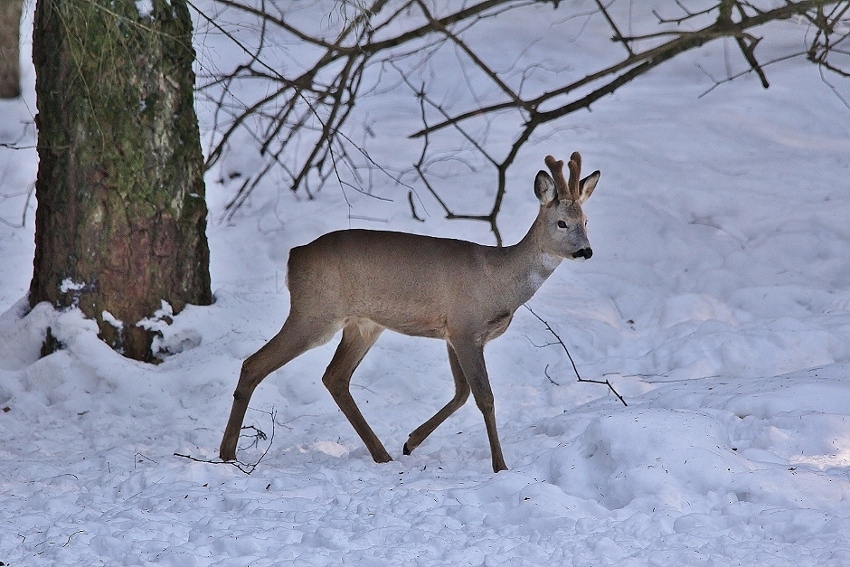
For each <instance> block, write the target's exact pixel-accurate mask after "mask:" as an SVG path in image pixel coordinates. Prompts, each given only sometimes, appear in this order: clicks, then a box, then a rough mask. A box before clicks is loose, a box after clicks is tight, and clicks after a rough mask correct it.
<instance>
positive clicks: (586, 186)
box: [534, 152, 600, 260]
mask: <svg viewBox="0 0 850 567" xmlns="http://www.w3.org/2000/svg"><path fill="white" fill-rule="evenodd" d="M544 161H545V162H546V166H547V167H548V168H549V171H550V172H552V175H551V176H550V175H549V174H548V173H546V172H545V171H542V170H541V171H539V172H538V173H537V177H536V178H535V179H534V193H535V195H537V198H538V199H539V200H540V215H539V216H538V222H541V223H543V224H544V225H545V226H544V228H545V230H544V231H543V232H544V234H545V235H546V238H545V239H544V242H543V243H542V245H543V249H544V250H545V251H546V252H548V253H550V254H554V255H555V256H558V257H561V258H570V259H573V260H587V259H588V258H590V257H591V256H592V255H593V250H592V249H591V248H590V241H589V240H588V239H587V230H586V225H587V217H585V216H584V211H582V210H581V205H582V203H584V202H585V201H587V199H588V198H590V195H591V193H593V189H594V188H596V182H597V181H599V175H600V174H599V171H598V170H597V171H594V172H593V173H591V174H590V175H588V176H587V177H585V178H584V179H581V180H580V181H579V179H580V177H581V155H579V153H578V152H573V154H572V155H571V156H570V161H569V163H568V164H567V167H568V168H569V171H570V178H569V181H567V180H566V179H565V178H564V162H563V160H556V159H555V158H554V157H552V156H546V158H545V160H544Z"/></svg>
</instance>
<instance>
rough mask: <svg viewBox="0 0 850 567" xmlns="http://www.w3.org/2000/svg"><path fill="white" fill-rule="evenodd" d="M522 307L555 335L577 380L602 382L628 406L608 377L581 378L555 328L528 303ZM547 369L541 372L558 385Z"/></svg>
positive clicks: (593, 382)
mask: <svg viewBox="0 0 850 567" xmlns="http://www.w3.org/2000/svg"><path fill="white" fill-rule="evenodd" d="M523 307H525V308H526V309H528V312H529V313H531V314H532V315H534V317H535V318H536V319H537V320H538V321H540V322H541V323H543V325H544V326H545V327H546V330H547V331H549V333H550V334H551V335H552V336H553V337H555V340H556V341H558V344H559V345H561V348H563V349H564V352H565V353H567V358H568V359H569V360H570V364H571V365H572V366H573V372H575V374H576V378H577V379H578V381H579V382H586V383H588V384H603V385H605V386H608V389H609V390H611V393H613V394H614V395H615V396H617V399H618V400H620V402H622V404H623V405H624V406H626V407H628V405H629V404H627V403H626V400H625V399H624V398H623V396H621V395H620V393H619V392H617V390H616V389H615V388H614V385H613V384H611V382H610V381H609V380H608V379H605V380H592V379H588V378H582V377H581V374H579V371H578V368H577V367H576V363H575V361H574V360H573V357H572V355H571V354H570V350H569V349H568V348H567V345H566V344H564V341H563V340H561V337H560V336H559V335H558V333H556V332H555V330H554V329H553V328H552V326H551V325H550V324H549V323H548V322H547V321H546V320H545V319H543V317H541V316H540V315H538V314H537V313H535V312H534V311H533V310H532V309H531V307H529V306H528V305H524V306H523ZM548 371H549V366H548V365H547V366H546V368H544V369H543V373H544V374H545V375H546V378H548V379H549V381H550V382H552V383H553V384H555V385H556V386H560V384H558V383H557V382H555V380H553V379H552V377H551V376H549V372H548Z"/></svg>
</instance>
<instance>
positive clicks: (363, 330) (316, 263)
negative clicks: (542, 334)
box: [220, 152, 599, 472]
mask: <svg viewBox="0 0 850 567" xmlns="http://www.w3.org/2000/svg"><path fill="white" fill-rule="evenodd" d="M545 162H546V165H547V166H548V168H549V170H550V171H551V172H552V176H551V177H550V176H549V174H547V173H546V172H545V171H540V172H538V173H537V177H536V178H535V180H534V193H535V194H536V195H537V198H538V199H539V200H540V212H539V213H538V214H537V218H536V219H535V221H534V224H532V225H531V228H530V229H529V231H528V233H527V234H526V235H525V237H524V238H523V239H522V240H521V241H520V242H519V243H517V244H515V245H513V246H508V247H506V248H498V247H492V246H483V245H481V244H475V243H472V242H466V241H463V240H453V239H448V238H433V237H429V236H418V235H413V234H407V233H402V232H382V231H371V230H343V231H339V232H331V233H329V234H325V235H324V236H321V237H319V238H317V239H316V240H314V241H313V242H311V243H310V244H307V245H305V246H298V247H295V248H293V249H292V251H291V252H290V256H289V264H288V286H289V291H290V311H289V317H288V318H287V319H286V322H285V323H284V324H283V327H282V328H281V330H280V332H278V334H277V335H275V336H274V337H272V339H271V340H270V341H269V342H268V343H266V345H265V346H263V347H262V348H261V349H260V350H258V351H257V352H256V353H254V354H252V355H251V356H250V357H248V358H247V359H246V360H245V362H244V363H243V364H242V372H241V374H240V376H239V383H238V384H237V386H236V391H235V392H234V393H233V408H232V410H231V413H230V419H229V421H228V422H227V427H226V429H225V430H224V437H223V439H222V441H221V449H220V456H221V459H222V460H224V461H230V460H234V459H235V458H236V445H237V442H238V440H239V433H240V431H241V428H242V420H243V419H244V417H245V411H246V410H247V408H248V402H249V401H250V400H251V394H252V393H253V392H254V389H255V388H256V387H257V385H258V384H259V383H260V382H261V381H262V380H263V379H264V378H265V377H266V376H268V375H269V373H271V372H273V371H275V370H277V369H278V368H280V367H281V366H283V365H284V364H286V363H287V362H289V361H290V360H292V359H293V358H295V357H296V356H298V355H300V354H302V353H303V352H305V351H307V350H309V349H311V348H314V347H317V346H319V345H322V344H324V343H326V342H327V341H329V340H330V339H331V338H332V337H333V335H334V334H335V333H336V332H337V331H338V330H339V329H342V341H341V342H340V344H339V346H338V347H337V349H336V353H335V354H334V356H333V359H332V360H331V362H330V365H329V366H328V368H327V370H326V371H325V374H324V376H323V377H322V383H323V384H324V385H325V386H326V387H327V389H328V390H329V391H330V393H331V395H332V396H333V398H334V400H335V401H336V403H337V405H338V406H339V409H341V410H342V413H343V414H345V417H347V418H348V421H349V422H351V425H353V426H354V429H355V431H356V432H357V434H358V435H360V437H361V439H363V442H364V443H365V444H366V447H367V448H368V449H369V452H370V453H371V454H372V458H373V459H374V460H375V461H376V462H379V463H384V462H387V461H390V460H392V459H391V458H390V455H389V453H387V451H386V449H385V448H384V446H383V445H382V444H381V441H380V440H379V439H378V437H377V436H376V435H375V433H374V432H373V431H372V429H371V428H370V427H369V425H368V424H367V423H366V420H365V419H364V418H363V415H362V414H361V413H360V410H359V409H358V408H357V405H356V404H355V402H354V398H352V396H351V393H350V391H349V384H350V382H351V375H352V373H353V372H354V369H355V368H357V365H358V364H359V363H360V361H361V360H362V359H363V356H364V355H365V354H366V352H367V351H368V350H369V348H371V346H372V345H373V344H374V343H375V340H376V339H377V338H378V335H380V334H381V332H382V331H383V330H384V329H392V330H393V331H397V332H399V333H404V334H407V335H412V336H418V337H433V338H440V339H444V340H445V341H446V343H447V346H448V353H449V365H450V367H451V371H452V376H453V377H454V383H455V394H454V397H453V398H452V400H451V401H450V402H449V403H448V404H446V405H445V407H443V408H442V409H441V410H440V411H438V412H437V413H436V414H434V416H433V417H431V418H430V419H429V420H428V421H426V422H425V423H423V424H422V425H420V426H419V427H418V428H417V429H416V430H415V431H413V433H411V434H410V437H409V438H408V440H407V442H406V443H405V444H404V448H403V452H404V454H405V455H408V454H410V452H411V451H413V450H414V449H415V448H416V447H418V446H419V444H420V443H422V442H423V441H424V440H425V439H426V438H427V437H428V435H430V434H431V433H432V432H433V431H434V430H435V429H436V428H437V426H439V425H440V424H441V423H442V422H443V421H445V419H446V418H448V417H449V416H450V415H451V414H452V413H454V412H455V410H457V409H458V408H459V407H460V406H462V405H463V404H464V403H465V402H466V400H467V398H468V397H469V392H470V390H471V391H472V396H473V398H474V399H475V402H476V404H477V405H478V408H479V409H480V410H481V413H482V414H484V424H485V426H486V429H487V437H488V439H489V441H490V453H491V457H492V462H493V471H494V472H499V471H501V470H506V469H507V466H506V465H505V459H504V457H503V456H502V448H501V445H500V444H499V437H498V435H497V433H496V418H495V413H494V404H493V393H492V391H491V389H490V382H489V379H488V377H487V369H486V367H485V365H484V344H485V343H487V342H488V341H490V340H492V339H494V338H496V337H498V336H499V335H501V334H502V333H504V332H505V329H507V328H508V325H509V324H510V322H511V319H512V317H513V315H514V312H515V311H516V310H517V308H518V307H519V306H520V305H522V304H523V303H525V302H526V301H528V300H529V299H531V297H532V296H533V295H534V293H535V292H536V291H537V289H538V288H539V287H540V286H541V285H542V284H543V282H544V281H545V280H546V278H548V277H549V275H550V274H551V273H552V272H553V271H554V270H555V268H556V267H557V266H558V265H559V264H560V263H561V260H563V259H564V258H571V259H587V258H590V256H591V254H592V251H591V248H590V243H589V242H588V239H587V232H586V230H585V224H586V217H585V216H584V212H583V211H582V209H581V204H582V203H584V201H586V200H587V198H588V197H590V194H591V193H592V192H593V189H594V188H595V187H596V182H597V181H598V180H599V171H594V172H593V173H591V174H590V175H588V176H587V177H586V178H584V179H581V180H580V181H579V179H580V173H581V156H580V155H579V154H578V152H575V153H573V154H572V156H570V161H569V165H568V167H569V172H570V177H569V181H566V180H565V179H564V171H563V169H564V162H563V161H558V160H555V158H553V157H552V156H546V159H545Z"/></svg>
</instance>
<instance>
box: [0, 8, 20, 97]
mask: <svg viewBox="0 0 850 567" xmlns="http://www.w3.org/2000/svg"><path fill="white" fill-rule="evenodd" d="M22 8H23V0H0V98H18V97H19V96H21V33H20V29H21V10H22Z"/></svg>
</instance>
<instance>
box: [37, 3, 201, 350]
mask: <svg viewBox="0 0 850 567" xmlns="http://www.w3.org/2000/svg"><path fill="white" fill-rule="evenodd" d="M191 33H192V23H191V19H190V15H189V12H188V9H187V6H186V2H185V1H181V0H171V1H166V0H153V1H152V2H147V3H146V2H134V1H130V0H118V1H114V0H110V1H107V0H86V1H84V2H76V1H74V2H69V1H65V0H38V2H37V4H36V13H35V29H34V35H33V61H34V63H35V70H36V100H37V106H38V116H37V118H36V124H37V126H38V155H39V170H38V178H37V181H36V198H37V200H38V208H37V210H36V226H35V228H36V234H35V240H36V252H35V260H34V273H33V279H32V284H31V286H30V303H31V304H32V305H35V304H36V303H39V302H41V301H48V302H50V303H51V304H52V305H54V306H57V307H69V306H77V307H79V308H80V309H81V310H82V312H83V313H85V314H86V315H87V316H88V317H91V318H93V319H95V320H96V321H97V323H98V326H99V328H100V336H101V337H102V338H103V340H105V341H106V342H107V343H108V344H110V345H111V346H112V347H113V348H115V349H116V350H118V351H120V352H123V354H125V355H126V356H128V357H131V358H135V359H140V360H150V359H151V358H152V356H153V353H152V351H151V343H152V339H153V337H154V334H155V333H154V331H153V330H152V329H151V325H149V324H146V323H148V322H149V321H150V320H151V318H155V317H159V318H163V317H167V315H169V314H171V313H177V312H179V311H180V310H182V309H183V308H184V306H185V305H186V304H187V303H194V304H208V303H210V301H211V292H210V276H209V249H208V246H207V240H206V234H205V229H206V216H207V207H206V203H205V200H204V182H203V177H202V169H203V157H202V154H201V149H200V141H199V133H198V121H197V117H196V115H195V111H194V107H193V86H194V74H193V71H192V62H193V61H194V57H195V53H194V50H193V47H192V42H191ZM163 302H166V303H167V305H164V304H163Z"/></svg>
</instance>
